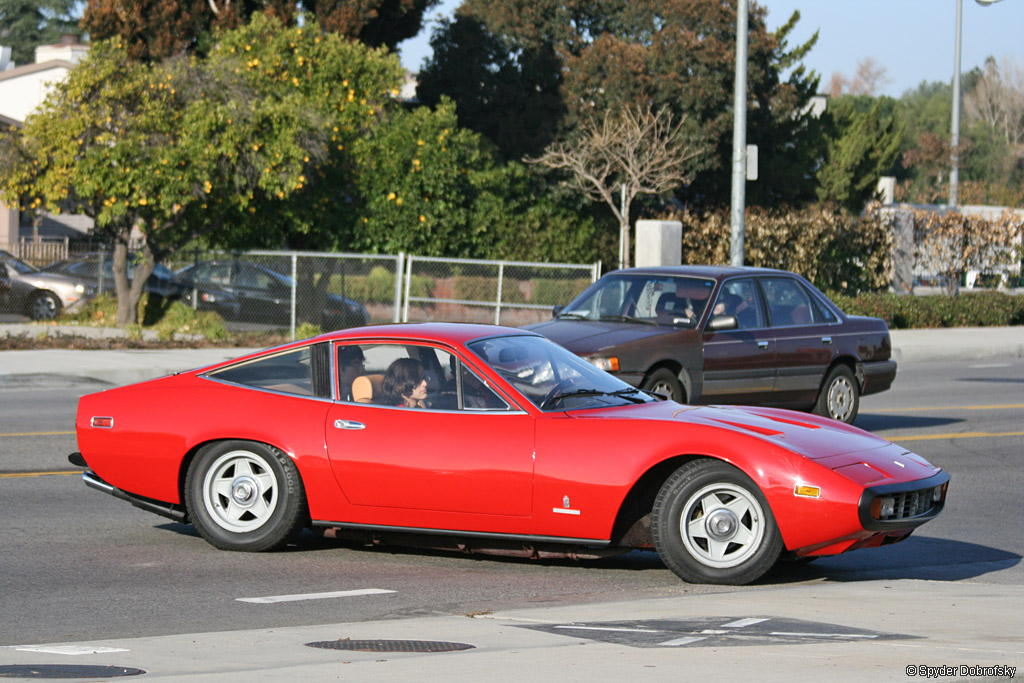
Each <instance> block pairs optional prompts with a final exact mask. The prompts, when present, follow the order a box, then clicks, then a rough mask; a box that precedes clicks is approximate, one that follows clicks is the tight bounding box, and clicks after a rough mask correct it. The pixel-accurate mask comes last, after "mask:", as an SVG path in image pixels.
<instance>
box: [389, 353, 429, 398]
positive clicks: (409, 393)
mask: <svg viewBox="0 0 1024 683" xmlns="http://www.w3.org/2000/svg"><path fill="white" fill-rule="evenodd" d="M380 390H381V401H380V402H381V404H383V405H386V406H399V407H404V408H426V407H427V403H426V401H427V377H426V374H425V373H424V372H423V366H421V365H420V364H419V362H418V361H415V360H413V359H412V358H399V359H398V360H396V361H395V362H393V363H392V364H391V365H390V366H388V370H387V372H385V373H384V380H383V381H382V382H381V386H380Z"/></svg>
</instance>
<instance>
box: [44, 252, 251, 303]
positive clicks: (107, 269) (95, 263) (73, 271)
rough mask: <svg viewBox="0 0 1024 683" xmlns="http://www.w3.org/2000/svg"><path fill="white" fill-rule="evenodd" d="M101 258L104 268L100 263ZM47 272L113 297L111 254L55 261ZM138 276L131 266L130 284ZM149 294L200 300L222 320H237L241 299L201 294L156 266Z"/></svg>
mask: <svg viewBox="0 0 1024 683" xmlns="http://www.w3.org/2000/svg"><path fill="white" fill-rule="evenodd" d="M101 258H102V261H103V263H102V268H101V266H100V260H101ZM43 270H44V271H45V272H53V273H61V274H63V275H68V276H71V277H75V278H78V279H79V280H81V281H82V282H84V283H87V284H88V285H89V286H91V287H92V288H93V289H94V290H95V291H96V292H97V293H98V292H109V293H114V291H115V284H114V263H113V257H112V256H111V255H110V254H109V253H108V254H105V255H102V256H101V255H100V254H83V255H80V256H79V258H77V259H67V260H63V261H56V262H54V263H51V264H50V265H48V266H46V267H45V268H43ZM134 275H135V264H134V262H130V263H129V264H128V281H129V282H131V281H132V279H133V278H134ZM145 291H146V292H149V293H150V294H153V295H156V296H160V297H163V298H165V299H180V300H182V301H184V302H185V303H187V304H189V305H192V298H193V296H194V295H196V296H197V299H196V300H197V301H198V304H196V305H195V308H196V309H197V310H201V311H215V312H217V313H219V314H220V315H221V317H223V318H227V319H231V318H237V317H238V313H239V309H240V304H239V301H238V299H237V298H236V297H235V296H234V295H233V294H230V293H228V292H225V291H224V290H222V289H217V288H213V287H199V288H198V291H196V288H195V287H193V286H192V285H190V284H188V283H186V282H184V281H183V280H182V279H181V278H179V277H178V276H177V275H176V274H175V273H174V271H172V270H171V269H170V268H168V267H166V266H164V265H163V264H157V265H156V267H155V268H154V270H153V274H152V275H150V276H149V278H148V279H147V280H146V289H145Z"/></svg>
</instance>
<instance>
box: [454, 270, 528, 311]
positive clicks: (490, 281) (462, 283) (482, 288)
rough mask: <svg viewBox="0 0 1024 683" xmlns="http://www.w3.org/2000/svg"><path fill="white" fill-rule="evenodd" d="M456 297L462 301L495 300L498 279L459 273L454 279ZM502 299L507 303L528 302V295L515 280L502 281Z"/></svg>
mask: <svg viewBox="0 0 1024 683" xmlns="http://www.w3.org/2000/svg"><path fill="white" fill-rule="evenodd" d="M453 282H454V287H455V298H456V299H459V300H461V301H494V300H495V299H496V298H497V296H498V280H497V278H493V277H471V276H468V275H459V276H457V277H456V278H454V280H453ZM501 301H502V303H507V304H521V303H526V297H525V296H524V295H523V292H522V290H520V289H519V285H518V283H517V282H516V281H515V280H512V279H509V278H506V279H504V280H502V283H501Z"/></svg>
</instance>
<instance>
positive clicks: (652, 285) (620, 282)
mask: <svg viewBox="0 0 1024 683" xmlns="http://www.w3.org/2000/svg"><path fill="white" fill-rule="evenodd" d="M713 286H714V283H713V282H712V281H710V280H703V279H700V278H695V277H675V276H668V275H654V274H643V273H637V274H634V273H630V274H623V275H614V274H613V275H609V276H606V277H604V278H602V279H601V280H600V281H598V283H597V284H595V285H594V286H592V287H591V288H589V289H588V290H587V291H585V292H584V293H583V294H581V295H580V296H579V298H577V299H576V300H575V301H573V302H572V303H571V304H569V305H568V306H566V308H565V310H563V311H562V312H561V313H560V314H559V316H558V317H559V318H561V319H582V320H606V321H607V320H613V321H623V322H634V323H645V324H649V325H682V326H686V327H695V326H696V325H697V322H698V321H699V320H700V318H701V315H702V314H703V313H704V307H705V305H706V304H707V301H708V297H710V296H711V290H712V288H713Z"/></svg>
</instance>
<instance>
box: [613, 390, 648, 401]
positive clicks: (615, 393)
mask: <svg viewBox="0 0 1024 683" xmlns="http://www.w3.org/2000/svg"><path fill="white" fill-rule="evenodd" d="M626 394H645V395H646V392H644V391H641V390H640V389H637V388H635V387H629V388H628V389H619V390H618V391H613V392H611V393H610V394H608V395H609V396H618V397H620V398H624V399H626V400H627V401H632V402H633V403H647V401H645V400H643V399H642V398H639V397H632V398H631V397H629V396H627V395H626Z"/></svg>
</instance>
